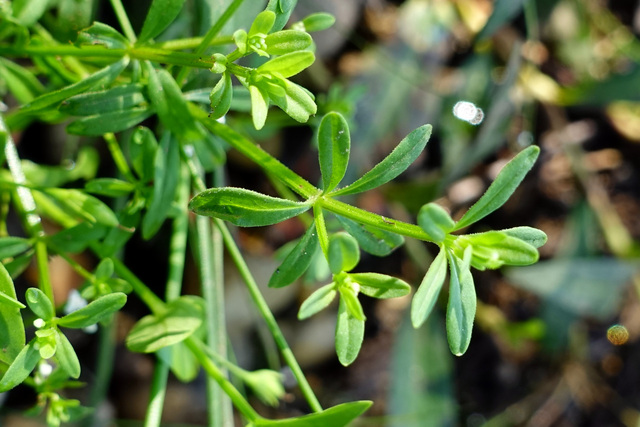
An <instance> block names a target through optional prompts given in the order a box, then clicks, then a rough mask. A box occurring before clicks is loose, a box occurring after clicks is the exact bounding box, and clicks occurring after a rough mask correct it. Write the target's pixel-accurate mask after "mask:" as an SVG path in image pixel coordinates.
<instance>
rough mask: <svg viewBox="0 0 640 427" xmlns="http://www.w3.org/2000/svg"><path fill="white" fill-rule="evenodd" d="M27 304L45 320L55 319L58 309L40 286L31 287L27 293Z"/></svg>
mask: <svg viewBox="0 0 640 427" xmlns="http://www.w3.org/2000/svg"><path fill="white" fill-rule="evenodd" d="M25 297H26V300H27V305H28V306H29V309H31V311H33V313H34V314H35V315H36V316H38V317H40V318H41V319H44V320H45V321H48V320H51V319H53V317H54V316H55V315H56V311H55V309H54V308H53V304H51V300H49V298H48V297H47V296H46V295H45V293H44V292H42V291H41V290H40V289H38V288H29V289H27V292H26V293H25Z"/></svg>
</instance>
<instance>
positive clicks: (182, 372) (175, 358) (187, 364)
mask: <svg viewBox="0 0 640 427" xmlns="http://www.w3.org/2000/svg"><path fill="white" fill-rule="evenodd" d="M156 354H157V355H158V357H159V358H160V359H162V360H163V361H164V362H165V363H166V364H167V365H169V366H170V367H171V372H173V374H174V375H175V376H176V378H178V379H179V380H180V381H182V382H184V383H188V382H191V381H193V380H194V379H195V378H196V377H197V376H198V371H199V370H200V363H199V362H198V359H196V358H195V356H194V355H193V353H191V350H189V347H187V346H186V345H185V343H184V342H179V343H177V344H173V345H171V346H169V347H164V348H161V349H160V350H158V351H157V352H156Z"/></svg>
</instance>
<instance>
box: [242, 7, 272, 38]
mask: <svg viewBox="0 0 640 427" xmlns="http://www.w3.org/2000/svg"><path fill="white" fill-rule="evenodd" d="M275 20H276V14H275V13H273V12H271V11H270V10H264V11H262V12H260V13H259V14H258V16H256V19H254V20H253V23H252V24H251V28H250V29H249V33H248V36H249V37H252V36H255V35H256V34H268V33H269V31H270V30H271V28H272V27H273V24H274V22H275Z"/></svg>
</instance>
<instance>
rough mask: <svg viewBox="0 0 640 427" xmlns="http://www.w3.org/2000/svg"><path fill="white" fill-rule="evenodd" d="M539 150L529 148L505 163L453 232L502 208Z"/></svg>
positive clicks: (533, 161) (536, 156)
mask: <svg viewBox="0 0 640 427" xmlns="http://www.w3.org/2000/svg"><path fill="white" fill-rule="evenodd" d="M538 154H540V148H538V147H536V146H531V147H528V148H525V149H524V150H522V151H521V152H520V153H518V154H517V155H516V156H515V157H514V158H513V159H511V161H510V162H509V163H507V164H506V165H505V166H504V167H503V168H502V170H501V171H500V173H499V174H498V176H497V177H496V179H495V181H493V183H492V184H491V185H490V186H489V188H488V189H487V191H486V192H485V193H484V195H483V196H482V197H481V198H480V200H478V201H477V202H476V203H475V204H474V205H473V206H471V208H469V210H468V211H467V212H466V213H465V214H464V215H463V216H462V218H460V220H459V221H458V222H457V223H456V226H455V228H454V230H460V229H461V228H464V227H467V226H469V225H471V224H473V223H474V222H477V221H479V220H481V219H482V218H484V217H485V216H487V215H489V214H490V213H491V212H493V211H495V210H496V209H498V208H499V207H500V206H502V205H503V204H504V203H505V202H506V201H507V200H508V199H509V197H511V195H512V194H513V192H514V191H515V190H516V188H518V185H520V183H521V182H522V180H523V179H524V177H525V175H526V174H527V172H529V170H531V168H532V167H533V164H534V163H535V162H536V159H537V158H538Z"/></svg>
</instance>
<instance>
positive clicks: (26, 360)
mask: <svg viewBox="0 0 640 427" xmlns="http://www.w3.org/2000/svg"><path fill="white" fill-rule="evenodd" d="M35 342H36V339H35V338H34V339H32V340H31V341H30V342H29V344H27V345H26V346H24V347H23V348H22V350H21V351H20V353H18V355H17V356H16V358H15V359H14V360H13V361H12V362H11V365H9V369H7V372H5V374H4V376H3V377H2V380H0V393H1V392H5V391H7V390H11V389H12V388H14V387H15V386H17V385H19V384H21V383H22V382H23V381H24V380H25V379H26V378H27V377H28V376H29V374H30V373H31V371H33V368H35V367H36V365H37V364H38V362H39V361H40V353H39V352H38V350H36V348H35Z"/></svg>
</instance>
